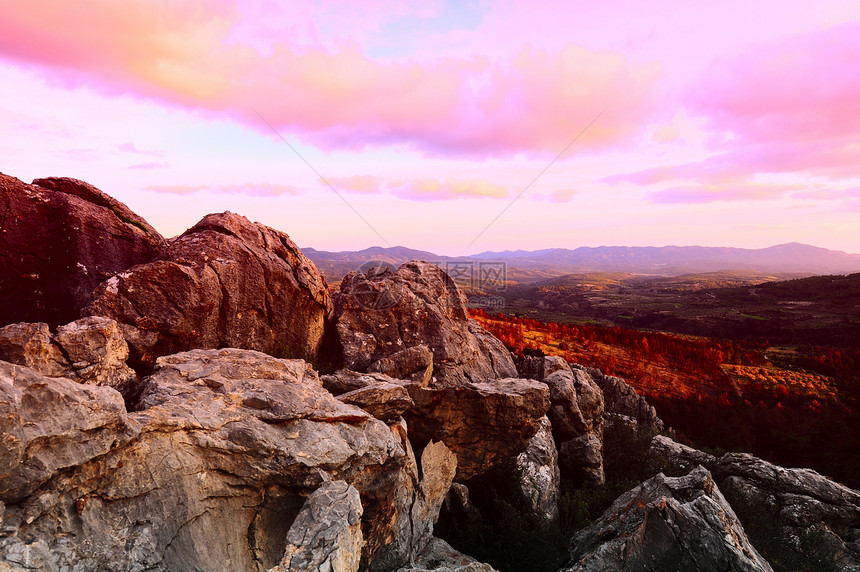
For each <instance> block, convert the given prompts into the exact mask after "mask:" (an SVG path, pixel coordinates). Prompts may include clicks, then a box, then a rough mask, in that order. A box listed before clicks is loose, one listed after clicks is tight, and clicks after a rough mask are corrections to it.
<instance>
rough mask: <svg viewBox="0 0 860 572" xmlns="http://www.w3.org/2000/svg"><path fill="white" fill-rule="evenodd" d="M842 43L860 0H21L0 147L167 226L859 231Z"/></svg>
mask: <svg viewBox="0 0 860 572" xmlns="http://www.w3.org/2000/svg"><path fill="white" fill-rule="evenodd" d="M857 61H860V3H858V2H856V1H854V0H827V1H824V2H809V1H789V2H784V1H777V0H762V1H761V2H756V3H754V4H750V3H747V2H740V1H739V0H732V1H727V2H722V3H719V4H713V3H700V2H688V1H682V0H659V1H657V2H649V3H637V2H629V1H626V0H613V1H608V2H604V3H598V4H595V3H583V4H576V3H554V2H538V3H537V4H535V3H528V4H527V3H525V2H504V3H482V2H466V3H459V2H452V1H445V0H439V1H434V2H395V1H390V0H378V1H376V0H375V1H373V2H369V3H368V2H362V3H353V2H311V1H309V0H308V1H297V2H293V3H291V4H290V5H289V6H288V7H287V6H280V7H279V6H278V5H274V4H272V3H264V2H261V1H248V2H231V1H229V0H182V1H179V2H174V3H167V4H165V3H158V4H153V3H150V2H145V1H143V0H132V1H130V2H123V3H116V2H108V1H106V0H86V1H83V2H79V3H74V4H70V3H66V2H63V1H61V0H48V1H46V2H40V3H32V2H28V1H24V0H11V1H9V2H3V3H2V4H0V82H2V84H3V85H4V89H3V90H2V91H0V125H2V133H3V135H4V137H3V141H2V143H0V149H2V155H3V157H4V159H3V161H2V162H0V172H3V173H6V174H8V175H12V176H15V177H18V178H19V179H22V180H24V181H26V182H29V181H31V180H32V179H34V178H37V177H47V176H69V177H74V178H78V179H81V180H84V181H87V182H89V183H91V184H93V185H95V186H97V187H99V188H100V189H102V190H103V191H105V192H106V193H108V194H110V195H112V196H114V197H116V198H117V199H119V200H121V201H123V202H124V203H126V204H127V205H128V206H129V207H130V208H131V209H132V210H134V211H135V212H137V213H139V214H140V215H142V216H144V217H145V218H146V219H147V220H148V221H149V222H150V223H151V224H152V225H153V226H154V227H155V228H157V229H158V230H159V231H160V232H162V233H163V234H164V235H165V236H174V235H177V234H179V233H181V232H182V231H184V230H185V229H186V228H188V227H190V226H192V225H193V224H195V223H196V222H197V221H198V220H199V219H200V218H202V217H203V216H204V215H205V214H207V213H210V212H221V211H225V210H230V211H233V212H237V213H239V214H242V215H245V216H247V217H248V218H249V219H251V220H254V221H260V222H262V223H264V224H267V225H269V226H272V227H274V228H277V229H279V230H282V231H284V232H287V233H288V234H289V235H290V236H291V237H292V239H293V240H294V241H295V242H296V243H297V244H300V245H304V246H310V247H313V248H315V249H317V250H326V251H357V250H363V249H365V248H367V247H370V246H373V245H382V246H387V245H397V244H405V245H408V247H409V248H414V249H417V250H426V251H432V252H434V253H436V254H440V255H465V254H475V253H479V252H484V251H504V250H538V249H543V248H576V247H579V246H599V245H624V246H659V245H698V246H724V247H740V248H754V249H758V248H766V247H770V246H773V245H778V244H785V243H789V242H798V243H802V244H809V245H814V246H818V247H821V248H828V249H831V250H837V251H843V252H847V253H858V252H860V233H858V232H856V227H857V221H858V219H860V146H858V144H857V141H860V114H857V113H856V102H857V101H860V67H858V66H857V65H856V62H857ZM331 187H333V188H334V190H332V188H331Z"/></svg>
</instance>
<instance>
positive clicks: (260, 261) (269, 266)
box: [85, 212, 331, 365]
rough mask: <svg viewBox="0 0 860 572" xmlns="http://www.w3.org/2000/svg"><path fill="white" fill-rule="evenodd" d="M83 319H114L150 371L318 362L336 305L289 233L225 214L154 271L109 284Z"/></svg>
mask: <svg viewBox="0 0 860 572" xmlns="http://www.w3.org/2000/svg"><path fill="white" fill-rule="evenodd" d="M85 312H86V313H88V314H94V315H103V316H109V317H111V318H114V319H115V320H117V321H118V322H119V323H120V324H121V327H122V328H123V333H124V334H125V336H126V339H127V340H128V342H129V345H130V346H131V349H132V354H133V357H134V358H135V359H136V360H139V361H141V362H142V363H143V364H145V365H152V364H153V363H154V361H155V359H156V358H157V357H158V356H161V355H168V354H172V353H175V352H180V351H185V350H189V349H196V348H202V349H206V348H222V347H232V348H243V349H252V350H258V351H262V352H265V353H268V354H271V355H275V356H278V357H290V358H302V359H308V360H311V361H313V360H316V358H317V357H318V353H319V350H320V347H321V344H322V339H323V329H324V325H325V320H326V317H327V316H328V315H329V313H330V312H331V299H330V297H329V293H328V288H327V286H326V284H325V281H324V280H323V278H322V276H320V274H319V272H318V271H317V269H316V266H314V264H313V263H312V262H311V261H310V260H308V259H307V258H305V256H304V255H303V254H302V253H301V251H300V250H299V249H298V247H297V246H296V245H295V244H294V243H293V242H292V241H291V240H290V238H289V237H288V236H287V235H286V234H284V233H282V232H279V231H277V230H274V229H272V228H269V227H267V226H264V225H261V224H258V223H251V222H249V221H248V219H246V218H245V217H243V216H239V215H235V214H232V213H229V212H226V213H221V214H211V215H207V216H206V217H204V218H203V220H201V221H200V222H199V223H197V224H196V225H195V226H194V227H192V228H191V229H189V230H188V231H186V232H185V233H184V234H182V235H181V236H180V237H178V238H177V239H175V240H173V241H172V242H171V244H170V246H169V247H168V248H167V249H165V250H164V251H163V252H162V253H161V254H160V255H159V256H158V258H157V259H156V260H154V261H153V262H150V263H148V264H143V265H139V266H136V267H134V268H132V269H130V270H128V271H127V272H123V273H121V274H119V275H117V276H114V277H113V278H111V279H110V280H108V281H106V282H105V283H103V284H102V285H101V286H100V287H99V289H98V291H97V292H96V294H95V297H94V299H93V302H92V304H90V305H89V307H88V308H87V309H86V310H85Z"/></svg>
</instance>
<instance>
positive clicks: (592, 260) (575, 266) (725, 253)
mask: <svg viewBox="0 0 860 572" xmlns="http://www.w3.org/2000/svg"><path fill="white" fill-rule="evenodd" d="M302 252H304V253H305V255H306V256H307V257H308V258H310V259H311V260H313V261H314V262H315V263H316V265H317V267H319V269H320V271H321V272H322V273H323V274H324V275H325V276H326V278H327V279H329V280H330V281H336V280H340V279H341V278H342V277H343V276H344V275H345V274H347V273H348V272H350V271H352V270H356V269H357V268H359V267H360V266H361V265H362V264H366V263H368V262H373V261H380V262H386V263H389V264H393V265H399V264H402V263H404V262H407V261H409V260H415V259H417V260H426V261H428V262H438V263H440V264H442V265H444V264H445V263H450V262H454V261H464V262H467V261H470V262H504V263H505V264H506V270H507V278H508V279H509V280H515V281H529V280H538V279H541V278H548V277H552V276H559V275H563V274H570V273H576V272H629V273H635V274H657V275H664V276H678V275H681V274H687V273H693V272H717V271H722V270H753V271H757V272H769V273H795V274H805V275H809V276H812V275H817V274H846V273H852V272H860V254H847V253H845V252H841V251H836V250H828V249H826V248H818V247H815V246H809V245H807V244H800V243H796V242H792V243H788V244H780V245H777V246H771V247H769V248H760V249H748V248H728V247H710V246H662V247H655V246H598V247H589V246H583V247H579V248H575V249H572V250H571V249H566V248H550V249H544V250H533V251H525V250H515V251H511V250H506V251H503V252H489V251H488V252H482V253H480V254H475V255H472V256H464V257H451V256H441V255H437V254H434V253H432V252H427V251H422V250H414V249H411V248H406V247H403V246H395V247H391V248H383V247H379V246H374V247H371V248H367V249H365V250H359V251H347V252H326V251H321V250H315V249H313V248H303V249H302Z"/></svg>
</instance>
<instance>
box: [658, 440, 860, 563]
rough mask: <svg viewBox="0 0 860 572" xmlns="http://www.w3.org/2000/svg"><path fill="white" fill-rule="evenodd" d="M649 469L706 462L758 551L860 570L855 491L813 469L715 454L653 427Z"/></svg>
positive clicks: (859, 498)
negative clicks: (673, 437) (679, 441)
mask: <svg viewBox="0 0 860 572" xmlns="http://www.w3.org/2000/svg"><path fill="white" fill-rule="evenodd" d="M648 457H649V463H650V465H651V469H652V470H657V469H660V470H669V471H673V472H680V471H684V470H685V469H686V468H687V467H689V466H691V465H693V464H701V465H704V466H706V467H708V468H709V469H710V471H711V472H712V473H713V475H714V478H715V479H716V480H717V482H718V483H719V485H720V489H721V490H722V491H723V493H724V494H725V496H726V498H727V499H728V501H729V502H730V503H731V505H732V507H733V508H734V510H735V511H736V512H737V514H738V516H739V517H740V519H741V521H743V523H744V527H745V528H746V530H747V532H748V534H749V535H750V538H751V539H752V540H753V542H754V543H755V544H756V546H757V547H758V548H759V550H761V551H762V553H763V554H764V555H765V556H766V557H767V558H768V559H769V560H770V561H771V562H772V563H773V564H774V566H775V567H778V568H779V569H782V570H801V569H803V570H830V571H834V572H835V571H842V570H860V491H856V490H853V489H849V488H848V487H845V486H843V485H841V484H839V483H836V482H833V481H831V480H830V479H828V478H826V477H824V476H822V475H819V474H818V473H816V472H815V471H813V470H811V469H788V468H784V467H780V466H777V465H774V464H772V463H768V462H767V461H764V460H762V459H759V458H756V457H753V456H752V455H749V454H745V453H727V454H725V455H723V456H722V457H714V456H712V455H709V454H707V453H703V452H702V451H698V450H696V449H693V448H692V447H687V446H685V445H681V444H679V443H676V442H674V441H672V440H671V439H669V438H668V437H664V436H661V435H658V436H656V437H654V439H653V440H652V443H651V448H650V450H649V452H648Z"/></svg>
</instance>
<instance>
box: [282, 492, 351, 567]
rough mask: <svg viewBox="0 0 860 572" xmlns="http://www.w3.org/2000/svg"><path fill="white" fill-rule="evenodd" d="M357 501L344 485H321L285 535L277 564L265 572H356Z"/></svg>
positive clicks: (306, 502)
mask: <svg viewBox="0 0 860 572" xmlns="http://www.w3.org/2000/svg"><path fill="white" fill-rule="evenodd" d="M361 514H362V509H361V499H360V498H359V495H358V491H357V490H355V488H354V487H352V486H350V485H349V484H347V483H345V482H344V481H333V482H328V483H323V484H322V485H320V487H319V488H318V489H317V490H316V491H314V492H313V493H312V494H311V496H309V497H308V499H307V500H306V501H305V504H304V506H303V507H302V510H301V512H299V514H298V516H297V517H296V520H295V521H293V525H292V526H291V527H290V530H289V531H288V532H287V547H286V549H285V550H284V556H283V558H282V559H281V562H280V564H278V565H277V566H275V567H274V568H272V569H270V570H269V572H289V571H291V570H296V571H299V570H302V571H304V570H330V571H332V572H356V571H357V570H358V566H359V563H360V562H361V545H362V536H361Z"/></svg>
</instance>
